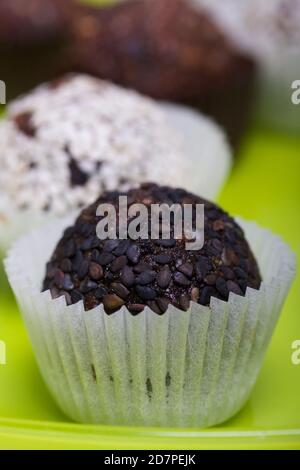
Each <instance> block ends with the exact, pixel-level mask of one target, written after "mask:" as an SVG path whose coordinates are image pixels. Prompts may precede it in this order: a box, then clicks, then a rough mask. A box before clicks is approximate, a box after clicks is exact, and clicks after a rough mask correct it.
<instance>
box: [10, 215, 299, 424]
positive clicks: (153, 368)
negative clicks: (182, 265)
mask: <svg viewBox="0 0 300 470" xmlns="http://www.w3.org/2000/svg"><path fill="white" fill-rule="evenodd" d="M72 222H73V221H72V220H71V219H67V220H64V219H62V220H60V221H56V222H55V223H53V224H50V225H49V226H48V227H46V228H45V227H43V228H42V229H39V230H37V231H35V232H32V233H31V234H30V235H28V236H26V237H24V238H22V239H21V240H19V241H18V242H17V243H16V244H15V245H14V247H13V248H12V250H11V251H10V253H9V256H8V258H7V259H6V261H5V266H6V272H7V275H8V278H9V280H10V284H11V286H12V288H13V290H14V293H15V295H16V297H17V300H18V303H19V305H20V310H21V312H22V315H23V318H24V321H25V324H26V327H27V329H28V332H29V336H30V339H31V342H32V346H33V350H34V352H35V356H36V359H37V362H38V365H39V368H40V371H41V374H42V375H43V377H44V380H45V382H46V384H47V385H48V388H49V390H50V391H51V394H52V396H53V397H54V399H55V401H56V402H57V403H58V405H59V406H60V407H61V409H62V410H63V412H64V413H65V414H66V415H67V416H69V417H70V418H71V419H73V420H75V421H79V422H84V423H98V424H109V425H126V426H128V425H130V426H134V425H136V426H164V427H166V426H167V427H169V428H171V427H181V428H183V427H186V428H189V427H198V428H199V427H208V426H213V425H216V424H218V423H221V422H223V421H226V420H228V419H229V418H230V417H232V416H233V415H234V414H235V413H237V412H238V411H239V410H240V409H241V407H242V406H243V405H244V403H245V402H246V401H247V400H248V398H249V394H250V393H251V390H252V388H253V386H254V384H255V382H256V379H257V376H258V373H259V371H260V369H261V366H262V363H263V359H264V356H265V352H266V349H267V347H268V344H269V342H270V339H271V336H272V333H273V331H274V328H275V325H276V322H277V320H278V317H279V315H280V311H281V308H282V305H283V302H284V300H285V298H286V297H287V294H288V291H289V288H290V286H291V283H292V281H293V279H294V277H295V256H294V254H293V253H292V252H291V250H290V248H289V247H288V246H287V245H286V244H285V243H284V242H283V241H282V240H281V239H280V238H279V237H278V236H276V235H274V234H272V233H271V232H269V231H268V230H265V229H262V228H260V227H258V226H257V225H256V224H255V223H251V222H246V221H242V220H239V221H238V222H239V224H240V225H241V226H242V228H243V229H244V231H245V234H246V238H247V240H248V241H249V244H250V246H251V248H252V250H253V252H254V254H255V256H256V259H257V260H258V262H259V267H260V270H261V273H262V278H263V282H262V284H261V287H260V289H259V290H255V289H251V288H248V289H247V292H246V295H245V296H244V297H242V296H239V295H236V294H233V293H231V294H230V296H229V299H228V302H223V301H222V300H219V299H216V298H213V297H212V298H211V302H210V308H208V307H204V306H202V305H199V304H196V303H193V302H191V305H190V308H189V310H188V311H187V312H183V311H181V310H178V309H176V308H175V307H173V306H170V307H169V308H168V310H167V312H166V313H165V314H164V315H156V314H154V313H153V312H151V311H150V309H149V308H148V307H147V308H146V309H145V310H144V312H142V313H140V314H139V315H135V316H133V315H131V314H130V313H129V312H128V310H127V309H126V308H125V307H122V308H121V309H120V310H119V311H118V312H116V313H115V314H114V315H107V314H106V313H105V312H104V309H103V306H102V305H99V306H98V307H96V308H95V309H94V310H90V311H88V312H86V311H85V310H84V306H83V302H78V303H77V304H74V305H71V306H69V307H67V306H66V302H65V297H60V298H59V299H55V300H52V298H51V294H50V292H49V291H47V292H44V293H41V292H40V288H41V283H42V279H43V277H44V275H45V264H46V262H47V260H48V259H49V256H50V254H51V253H52V252H53V248H54V246H55V245H56V243H57V240H58V239H59V237H60V235H61V233H62V231H63V229H64V228H65V227H67V226H69V225H70V224H72ZM274 253H276V256H274ZM24 266H26V269H25V270H24ZM166 377H170V380H169V381H167V380H166ZM149 384H151V389H150V390H149Z"/></svg>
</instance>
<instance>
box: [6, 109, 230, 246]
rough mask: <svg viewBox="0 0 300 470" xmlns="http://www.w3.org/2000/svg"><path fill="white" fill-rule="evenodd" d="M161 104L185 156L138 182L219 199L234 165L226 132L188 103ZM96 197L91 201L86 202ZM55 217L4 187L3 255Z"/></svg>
mask: <svg viewBox="0 0 300 470" xmlns="http://www.w3.org/2000/svg"><path fill="white" fill-rule="evenodd" d="M157 106H160V107H161V108H162V110H163V111H164V113H166V115H167V119H166V120H167V122H168V124H169V126H170V128H171V129H175V131H176V134H178V135H179V136H181V137H182V144H183V154H184V159H183V161H178V160H177V159H176V158H175V157H174V161H172V159H170V157H169V158H168V159H166V161H163V162H161V167H160V168H156V166H155V168H153V170H151V171H152V174H146V175H145V176H144V177H142V176H140V177H139V179H137V181H136V185H139V184H140V183H142V182H148V181H151V182H156V183H159V184H162V185H164V184H167V185H171V186H178V187H188V188H189V189H190V191H191V192H194V193H196V194H198V195H200V196H202V197H204V198H207V199H210V200H215V199H216V197H217V196H218V194H219V192H220V191H221V189H222V187H223V185H224V183H225V181H226V179H227V177H228V175H229V172H230V170H231V166H232V152H231V149H230V146H229V143H228V141H227V138H226V137H225V133H224V132H223V131H222V129H221V128H220V127H219V126H218V125H217V124H215V123H214V122H213V121H212V120H211V119H209V118H206V117H205V116H203V115H202V114H200V113H198V112H194V111H192V110H189V109H188V108H185V107H184V106H177V105H171V104H168V103H163V104H157ZM0 159H1V157H0ZM156 164H157V161H156ZM128 171H130V169H128ZM116 189H119V188H116ZM122 189H124V188H122ZM36 197H38V194H37V195H36ZM93 200H94V198H93ZM93 200H92V201H90V200H87V201H86V204H89V203H91V202H93ZM33 202H34V201H33ZM70 207H72V204H70ZM55 217H57V215H56V216H55V214H54V213H52V212H51V211H50V212H43V211H41V210H38V209H34V208H32V209H31V208H29V209H19V208H18V207H17V206H16V205H15V203H14V201H13V200H12V199H11V198H9V197H7V196H5V194H2V193H1V190H0V254H3V253H5V252H6V251H7V249H8V248H9V247H10V246H11V244H12V243H13V242H14V241H15V240H17V239H18V237H19V236H21V235H24V234H26V233H27V232H29V231H31V230H33V229H35V228H37V227H39V226H42V225H44V224H45V223H47V222H49V220H51V219H54V218H55Z"/></svg>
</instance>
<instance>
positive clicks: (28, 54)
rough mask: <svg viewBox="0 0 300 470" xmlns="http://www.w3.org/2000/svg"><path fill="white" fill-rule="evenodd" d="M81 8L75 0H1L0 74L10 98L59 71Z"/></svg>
mask: <svg viewBox="0 0 300 470" xmlns="http://www.w3.org/2000/svg"><path fill="white" fill-rule="evenodd" d="M78 8H79V7H78V6H77V3H76V1H75V0H1V1H0V61H1V68H0V71H1V72H0V73H1V76H0V78H1V80H4V81H5V82H6V85H7V95H8V98H9V99H12V98H13V97H15V96H16V95H18V94H20V93H22V92H25V91H28V90H29V89H30V88H32V87H33V86H36V85H37V84H39V83H41V82H42V81H45V80H49V79H50V78H52V77H54V76H55V75H56V69H57V68H58V65H56V61H57V56H58V54H59V53H60V50H61V48H62V47H63V46H64V45H65V44H66V41H67V38H68V36H69V32H70V29H71V23H72V21H73V19H75V16H76V15H77V9H78Z"/></svg>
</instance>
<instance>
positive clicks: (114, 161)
mask: <svg viewBox="0 0 300 470" xmlns="http://www.w3.org/2000/svg"><path fill="white" fill-rule="evenodd" d="M0 165H1V171H0V249H1V248H4V249H6V248H7V246H9V245H10V244H11V241H12V240H14V239H15V238H17V237H18V236H19V235H21V234H23V233H24V232H26V231H28V229H32V228H34V227H36V226H39V225H40V224H41V223H44V222H45V219H46V220H48V219H49V218H53V217H57V216H63V215H65V214H69V213H71V212H73V211H77V210H79V209H80V208H81V207H82V206H86V205H88V204H90V203H92V202H93V201H94V200H95V199H96V198H97V197H98V196H99V195H100V194H101V192H102V191H104V190H115V189H117V190H119V191H120V190H121V191H122V190H124V191H126V190H128V189H129V188H133V187H136V186H139V185H140V183H142V182H147V181H151V182H155V183H159V184H161V185H164V184H165V185H170V186H173V187H176V186H178V187H186V188H187V189H189V190H190V191H192V192H195V193H197V194H199V195H202V196H203V197H206V198H212V199H213V198H214V197H215V196H216V195H217V193H218V192H219V190H220V188H221V187H222V184H223V183H224V180H225V178H226V177H227V174H228V171H229V169H230V166H231V151H230V149H229V146H228V142H227V139H226V137H225V135H224V132H223V131H222V130H221V129H220V128H219V126H217V125H216V124H215V123H213V122H212V121H211V120H210V119H208V118H206V117H204V116H202V115H201V114H200V113H196V112H192V111H189V110H188V109H186V108H184V107H181V106H175V105H172V106H171V105H168V104H164V103H158V102H155V101H153V100H151V99H150V98H146V97H143V96H141V95H140V94H138V93H136V92H134V91H129V90H125V89H123V88H120V87H118V86H116V85H113V84H111V83H108V82H105V81H102V80H99V79H95V78H92V77H89V76H86V75H68V76H66V77H63V78H62V79H60V80H56V81H55V82H51V83H48V84H45V85H41V86H40V87H38V88H37V89H35V90H34V91H33V92H31V93H29V94H27V95H26V96H24V97H21V98H20V99H18V100H16V101H14V102H12V103H11V104H10V105H9V106H8V108H7V113H6V117H5V118H4V119H3V120H2V122H0Z"/></svg>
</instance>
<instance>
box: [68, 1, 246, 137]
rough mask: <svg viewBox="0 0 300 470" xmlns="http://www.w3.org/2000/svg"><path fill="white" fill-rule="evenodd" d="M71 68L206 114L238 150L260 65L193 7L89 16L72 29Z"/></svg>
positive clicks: (139, 5)
mask: <svg viewBox="0 0 300 470" xmlns="http://www.w3.org/2000/svg"><path fill="white" fill-rule="evenodd" d="M69 60H70V61H71V64H72V68H73V69H74V70H76V71H82V72H86V73H90V74H92V75H96V76H98V77H101V78H105V79H109V80H112V81H115V82H117V83H119V84H122V85H124V86H127V87H130V88H134V89H137V90H139V91H140V92H142V93H144V94H147V95H150V96H151V97H154V98H158V99H164V100H171V101H177V102H183V103H186V104H192V105H194V106H197V107H198V106H200V108H201V109H202V110H203V111H205V112H207V113H208V114H210V115H212V116H213V117H215V118H216V119H217V121H218V122H219V123H220V124H222V125H223V126H224V127H225V128H226V129H227V130H228V132H229V134H230V136H231V138H232V141H233V142H237V140H238V138H239V137H240V135H241V132H242V129H243V128H244V124H245V119H246V117H247V115H248V106H249V103H250V98H251V96H252V95H251V91H252V90H251V89H252V83H253V77H254V68H255V67H254V64H253V62H252V60H251V59H250V58H249V57H248V56H247V55H246V54H244V53H242V52H240V50H239V49H238V48H237V47H234V46H233V45H232V44H231V42H230V41H229V40H228V39H227V37H226V36H225V35H224V34H223V33H222V31H221V29H220V28H219V27H218V26H216V25H215V23H214V22H213V21H212V20H211V19H210V17H209V16H208V15H206V14H205V13H203V12H199V11H198V10H197V9H195V8H194V6H193V5H192V3H191V2H189V1H188V0H172V1H169V0H130V1H128V2H125V3H121V4H117V5H114V6H112V7H107V8H104V9H95V8H88V9H87V10H86V13H85V14H84V13H83V14H82V15H81V18H80V19H78V21H77V22H76V23H74V31H73V43H72V46H71V50H70V58H69Z"/></svg>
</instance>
